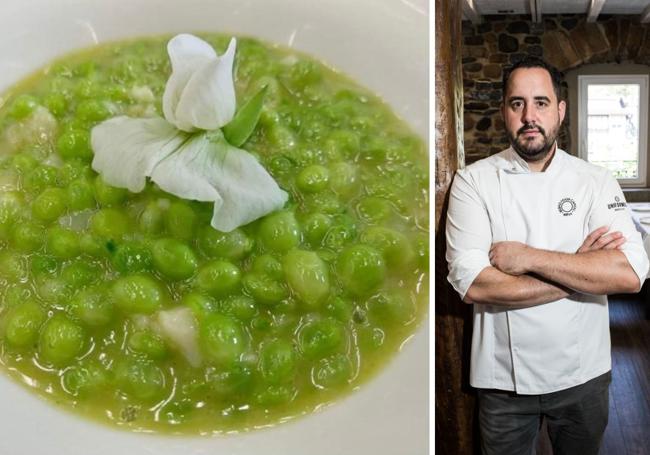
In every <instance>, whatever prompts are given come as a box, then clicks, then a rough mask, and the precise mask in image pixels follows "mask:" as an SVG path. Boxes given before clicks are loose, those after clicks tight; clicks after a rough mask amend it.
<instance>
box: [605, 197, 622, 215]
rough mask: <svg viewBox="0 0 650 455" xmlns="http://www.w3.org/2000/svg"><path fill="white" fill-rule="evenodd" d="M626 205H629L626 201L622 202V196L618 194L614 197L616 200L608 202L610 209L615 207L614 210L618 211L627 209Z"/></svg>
mask: <svg viewBox="0 0 650 455" xmlns="http://www.w3.org/2000/svg"><path fill="white" fill-rule="evenodd" d="M625 207H627V204H626V203H625V201H623V202H621V198H620V197H618V196H616V197H615V198H614V202H612V203H611V204H607V208H608V209H610V210H612V209H614V211H616V212H618V211H619V210H625Z"/></svg>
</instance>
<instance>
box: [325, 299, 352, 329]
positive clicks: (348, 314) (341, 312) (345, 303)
mask: <svg viewBox="0 0 650 455" xmlns="http://www.w3.org/2000/svg"><path fill="white" fill-rule="evenodd" d="M325 311H326V312H327V314H329V315H331V316H332V317H333V318H334V319H336V320H337V321H340V322H343V323H348V322H349V321H351V320H352V315H353V306H352V303H351V302H350V301H349V300H346V299H344V298H342V297H340V296H336V297H333V298H331V299H329V300H328V301H327V303H326V304H325Z"/></svg>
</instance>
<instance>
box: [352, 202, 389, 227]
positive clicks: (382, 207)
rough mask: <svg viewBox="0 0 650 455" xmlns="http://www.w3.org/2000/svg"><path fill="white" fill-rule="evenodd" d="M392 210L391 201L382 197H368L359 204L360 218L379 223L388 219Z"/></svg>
mask: <svg viewBox="0 0 650 455" xmlns="http://www.w3.org/2000/svg"><path fill="white" fill-rule="evenodd" d="M392 210H393V209H392V207H391V205H390V202H388V201H387V200H386V199H384V198H381V197H374V196H370V197H366V198H364V199H362V200H361V201H360V202H359V204H358V205H357V213H358V214H359V218H361V219H362V220H365V221H367V222H369V223H377V222H379V221H382V220H385V219H387V218H388V217H389V216H390V214H391V212H392Z"/></svg>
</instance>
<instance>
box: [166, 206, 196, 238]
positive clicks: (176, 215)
mask: <svg viewBox="0 0 650 455" xmlns="http://www.w3.org/2000/svg"><path fill="white" fill-rule="evenodd" d="M164 219H165V227H166V228H167V232H168V233H169V234H170V235H171V236H172V237H176V238H178V239H181V240H186V241H188V240H191V239H192V238H193V236H194V228H195V225H196V213H194V210H192V207H190V206H189V205H187V204H186V203H184V202H173V203H172V204H171V205H170V206H169V208H168V209H167V212H165V216H164Z"/></svg>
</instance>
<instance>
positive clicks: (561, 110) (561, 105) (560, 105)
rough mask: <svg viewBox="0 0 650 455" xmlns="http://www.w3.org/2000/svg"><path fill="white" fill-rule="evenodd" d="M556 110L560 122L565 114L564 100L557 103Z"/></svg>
mask: <svg viewBox="0 0 650 455" xmlns="http://www.w3.org/2000/svg"><path fill="white" fill-rule="evenodd" d="M557 110H558V111H559V113H560V123H562V122H563V121H564V116H565V115H566V101H564V100H562V101H560V102H559V103H558V105H557Z"/></svg>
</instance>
